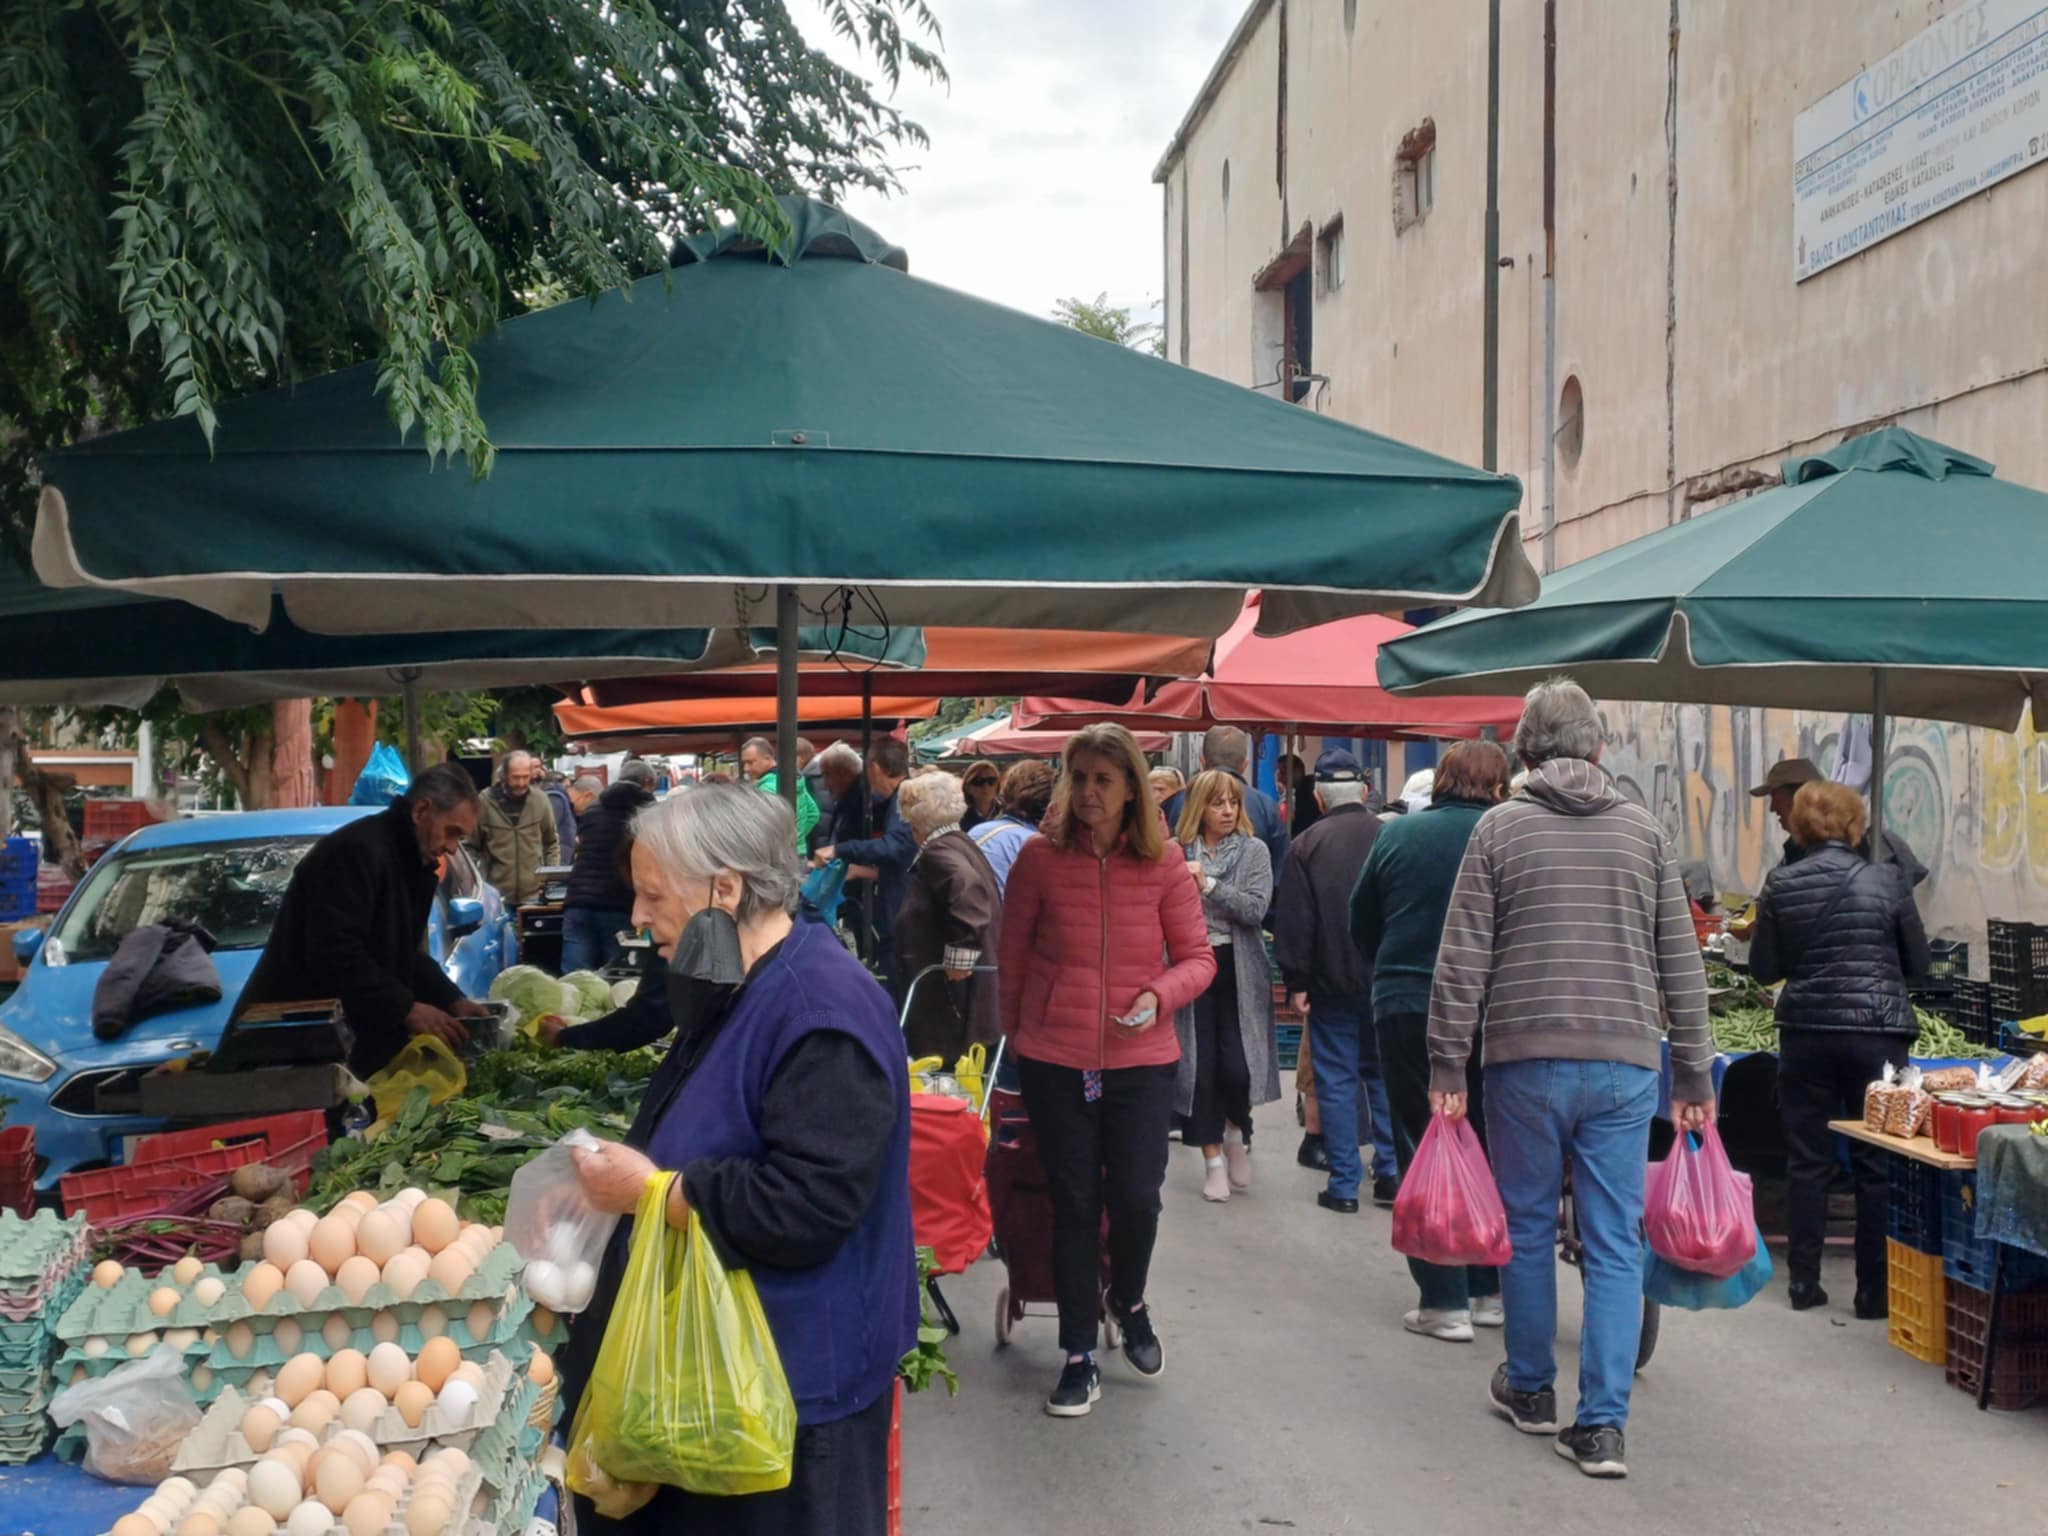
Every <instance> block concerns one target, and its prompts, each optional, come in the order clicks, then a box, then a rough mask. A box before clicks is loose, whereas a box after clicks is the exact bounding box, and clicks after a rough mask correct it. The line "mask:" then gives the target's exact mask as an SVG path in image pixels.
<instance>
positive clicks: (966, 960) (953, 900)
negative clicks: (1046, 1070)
mask: <svg viewBox="0 0 2048 1536" xmlns="http://www.w3.org/2000/svg"><path fill="white" fill-rule="evenodd" d="M896 809H897V811H898V813H899V814H900V815H901V816H902V817H903V819H904V820H905V821H907V822H908V823H909V824H910V835H911V836H912V837H914V838H916V839H917V857H916V859H915V860H914V861H913V862H912V863H911V866H910V884H909V886H908V888H907V889H906V890H905V891H904V894H903V905H902V907H901V908H900V909H898V911H897V913H896V976H897V988H898V990H897V997H896V1002H897V1006H899V1007H904V1008H907V1011H906V1012H905V1014H904V1017H903V1034H904V1041H905V1044H906V1045H907V1046H908V1048H909V1050H910V1054H911V1056H912V1057H920V1056H938V1057H942V1058H943V1059H944V1060H946V1061H947V1062H949V1063H950V1062H952V1061H953V1060H954V1059H955V1058H957V1057H958V1056H959V1055H960V1053H961V1052H962V1051H963V1050H965V1049H966V1048H967V1047H968V1046H970V1045H983V1046H988V1047H991V1048H993V1047H994V1045H995V1043H996V1040H997V1039H998V1038H999V1037H1000V1036H1001V1034H1002V1015H1001V1007H1000V1000H999V998H998V995H997V991H996V978H995V975H994V973H993V972H991V971H977V970H976V969H975V967H977V966H979V965H982V964H983V963H984V961H985V960H986V961H987V962H988V963H991V964H992V963H993V962H994V959H995V953H996V947H997V946H998V945H999V944H1000V943H1001V942H1002V936H1003V893H1002V887H1001V885H1000V884H999V883H998V882H997V880H996V872H995V870H994V869H993V868H991V867H990V865H989V862H988V856H987V855H986V854H984V853H983V852H982V851H981V849H980V848H978V847H976V846H975V842H974V839H973V838H972V837H970V836H969V835H968V834H967V833H966V832H964V831H963V830H962V829H961V827H962V823H961V817H962V816H963V815H964V814H965V812H966V810H967V800H966V796H965V793H964V791H963V790H962V787H961V783H960V781H959V780H958V779H956V778H954V777H953V776H952V775H951V774H950V773H945V772H941V771H936V770H935V771H933V772H931V773H921V774H919V775H917V777H915V778H913V779H909V780H907V781H906V782H905V783H904V785H903V788H902V789H900V790H898V791H897V792H896ZM919 977H923V981H922V982H921V983H920V982H919V980H918V978H919Z"/></svg>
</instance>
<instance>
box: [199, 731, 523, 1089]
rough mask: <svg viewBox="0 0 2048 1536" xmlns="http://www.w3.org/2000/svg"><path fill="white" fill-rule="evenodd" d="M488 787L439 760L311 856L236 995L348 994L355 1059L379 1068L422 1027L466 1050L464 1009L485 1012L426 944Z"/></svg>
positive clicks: (290, 998)
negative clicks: (480, 791) (448, 872)
mask: <svg viewBox="0 0 2048 1536" xmlns="http://www.w3.org/2000/svg"><path fill="white" fill-rule="evenodd" d="M476 814H477V796H476V786H475V785H474V784H472V783H471V782H470V779H469V775H468V773H467V772H465V771H464V770H463V769H462V768H460V767H458V766H456V765H455V764H452V763H443V764H440V765H439V766H437V767H433V768H428V769H426V770H425V771H424V772H422V773H421V774H420V775H419V776H418V777H417V778H415V779H414V780H413V781H412V787H411V788H409V789H407V790H406V792H405V793H404V794H403V795H401V796H399V797H398V799H397V800H395V801H393V802H392V804H391V808H390V809H389V810H387V811H384V812H382V813H381V814H379V815H376V816H366V817H364V818H363V819H362V820H361V821H352V822H350V823H349V824H348V825H347V826H345V827H341V828H338V829H336V830H335V831H333V832H330V833H328V834H327V836H325V837H323V838H321V839H320V841H319V842H318V843H316V844H314V845H313V847H312V849H311V850H310V851H309V852H308V853H307V854H306V856H305V857H304V858H303V859H301V860H299V867H298V868H297V869H296V870H295V871H293V873H292V880H291V884H290V885H289V886H288V887H286V889H285V893H284V901H283V903H282V905H280V906H279V908H278V913H277V924H276V926H275V927H273V928H272V929H271V930H270V942H269V943H268V944H266V945H264V946H263V956H262V958H261V959H259V960H258V961H257V962H256V969H255V970H254V971H253V972H251V973H250V976H249V981H248V984H247V985H246V986H244V987H243V988H242V995H241V997H240V998H238V999H237V1000H236V1002H235V1017H237V1018H239V1017H240V1016H241V1015H242V1014H244V1013H246V1012H247V1011H248V1010H249V1009H251V1008H252V1007H254V1006H256V1005H257V1004H258V1003H292V1002H306V1001H311V1000H313V999H316V998H330V997H331V998H337V999H339V1000H340V1002H341V1006H342V1009H343V1010H344V1012H345V1013H346V1014H347V1017H348V1024H349V1028H350V1029H351V1030H353V1031H354V1032H355V1040H356V1043H355V1049H354V1050H353V1051H352V1052H351V1053H350V1055H349V1068H350V1070H351V1071H353V1072H354V1073H355V1074H356V1076H358V1077H362V1078H368V1077H369V1076H371V1074H373V1073H375V1072H377V1071H379V1070H381V1069H382V1068H383V1067H384V1066H385V1065H387V1064H388V1063H389V1062H390V1060H391V1058H392V1057H394V1056H396V1055H397V1054H398V1053H399V1051H400V1049H401V1048H403V1047H404V1045H405V1043H406V1041H407V1039H408V1038H410V1037H411V1036H413V1035H435V1036H438V1037H439V1038H440V1039H442V1040H443V1041H445V1042H446V1043H447V1044H448V1045H450V1046H452V1047H454V1048H456V1049H458V1050H459V1049H461V1047H462V1046H463V1045H464V1044H465V1043H467V1041H468V1039H469V1032H468V1030H467V1029H466V1028H465V1027H464V1026H463V1025H462V1024H461V1023H459V1022H457V1021H458V1020H461V1019H465V1018H477V1017H481V1016H482V1015H483V1014H484V1012H485V1010H484V1008H483V1007H482V1005H480V1004H478V1003H473V1002H471V1001H469V999H467V998H465V997H464V996H463V995H462V993H461V990H460V989H459V988H457V987H456V985H455V983H454V982H452V981H450V980H449V979H448V977H447V975H446V973H445V972H443V971H442V969H441V968H440V966H438V965H436V964H435V963H434V960H433V957H432V956H431V955H429V954H428V953H427V951H426V947H425V941H426V932H427V917H428V914H429V913H430V912H431V911H432V910H433V905H434V890H435V887H436V886H437V885H438V884H439V883H440V876H439V875H438V874H437V873H436V865H437V864H438V863H439V862H440V861H441V860H442V859H444V858H446V857H448V856H449V855H451V854H453V853H455V852H456V850H458V849H459V848H461V846H462V845H463V843H465V842H466V841H468V840H469V838H470V837H471V836H472V835H473V834H474V833H475V831H476Z"/></svg>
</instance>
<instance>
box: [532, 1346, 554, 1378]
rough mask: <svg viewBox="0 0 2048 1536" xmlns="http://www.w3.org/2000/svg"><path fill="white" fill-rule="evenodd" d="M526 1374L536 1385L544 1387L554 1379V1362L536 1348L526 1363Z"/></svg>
mask: <svg viewBox="0 0 2048 1536" xmlns="http://www.w3.org/2000/svg"><path fill="white" fill-rule="evenodd" d="M526 1374H527V1378H528V1379H529V1380H531V1381H532V1382H533V1384H534V1385H535V1386H536V1387H544V1386H546V1385H547V1384H548V1383H549V1382H551V1381H553V1380H554V1379H555V1362H554V1361H553V1360H552V1359H550V1358H549V1357H548V1356H547V1355H546V1354H545V1353H544V1352H543V1351H541V1350H538V1349H536V1350H535V1351H534V1352H533V1358H532V1359H531V1360H529V1361H528V1362H527V1363H526Z"/></svg>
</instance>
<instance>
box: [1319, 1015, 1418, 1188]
mask: <svg viewBox="0 0 2048 1536" xmlns="http://www.w3.org/2000/svg"><path fill="white" fill-rule="evenodd" d="M1308 1049H1309V1058H1310V1060H1311V1061H1313V1062H1314V1063H1315V1069H1316V1108H1317V1109H1318V1110H1319V1111H1320V1112H1321V1114H1322V1117H1323V1151H1324V1153H1325V1154H1326V1155H1327V1156H1328V1157H1329V1159H1330V1193H1331V1194H1333V1195H1336V1196H1338V1197H1339V1198H1340V1199H1345V1200H1356V1199H1357V1198H1358V1186H1359V1185H1360V1184H1361V1183H1362V1182H1363V1181H1364V1177H1365V1170H1364V1167H1363V1164H1362V1162H1361V1160H1360V1158H1359V1156H1358V1144H1359V1126H1358V1120H1359V1094H1360V1089H1361V1087H1362V1088H1363V1091H1364V1096H1365V1106H1366V1114H1367V1116H1368V1117H1369V1119H1370V1120H1371V1124H1370V1126H1369V1127H1368V1128H1367V1129H1368V1134H1369V1135H1370V1137H1371V1140H1372V1176H1373V1177H1374V1178H1376V1179H1391V1178H1396V1177H1398V1176H1399V1167H1398V1165H1397V1164H1396V1162H1395V1160H1394V1117H1393V1114H1392V1113H1391V1111H1389V1109H1388V1108H1387V1085H1386V1084H1385V1083H1384V1082H1382V1081H1381V1079H1380V1051H1379V1042H1378V1040H1377V1038H1376V1037H1375V1036H1374V1034H1373V1028H1372V1001H1371V999H1369V998H1363V997H1325V996H1322V995H1321V994H1319V993H1314V992H1311V993H1310V994H1309V999H1308Z"/></svg>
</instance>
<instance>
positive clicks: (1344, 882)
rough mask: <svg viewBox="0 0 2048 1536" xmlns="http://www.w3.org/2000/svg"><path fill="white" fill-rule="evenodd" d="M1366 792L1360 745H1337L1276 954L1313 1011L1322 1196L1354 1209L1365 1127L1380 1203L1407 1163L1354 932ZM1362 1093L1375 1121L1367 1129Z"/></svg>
mask: <svg viewBox="0 0 2048 1536" xmlns="http://www.w3.org/2000/svg"><path fill="white" fill-rule="evenodd" d="M1305 787H1306V786H1304V788H1305ZM1365 792H1366V778H1365V771H1364V769H1362V768H1361V767H1360V766H1359V763H1358V759H1357V758H1356V757H1353V756H1352V755H1351V753H1349V752H1347V751H1345V750H1344V749H1343V748H1342V747H1333V748H1331V749H1330V750H1329V751H1327V752H1325V753H1324V754H1323V755H1322V756H1321V757H1319V758H1317V759H1316V778H1315V797H1316V804H1317V806H1318V807H1320V808H1321V810H1322V813H1323V814H1322V819H1321V820H1319V821H1317V822H1316V824H1315V825H1314V826H1312V827H1310V828H1309V829H1308V831H1306V832H1304V833H1303V834H1302V835H1301V836H1300V837H1298V838H1296V839H1295V841H1294V845H1293V847H1292V849H1291V850H1290V852H1289V854H1288V859H1287V865H1286V867H1285V868H1284V869H1283V870H1282V871H1281V873H1280V888H1279V891H1278V892H1277V893H1276V895H1275V896H1274V899H1273V958H1274V960H1275V962H1276V963H1278V965H1279V967H1280V971H1281V974H1282V975H1283V976H1284V977H1285V978H1286V982H1287V991H1288V994H1289V1000H1290V1001H1291V1002H1292V1003H1293V1004H1294V1006H1295V1008H1297V1009H1306V1010H1307V1012H1308V1046H1309V1052H1310V1054H1311V1056H1312V1057H1313V1059H1314V1062H1315V1081H1316V1100H1317V1103H1318V1104H1319V1106H1320V1107H1321V1110H1322V1124H1323V1151H1324V1155H1325V1156H1326V1157H1327V1158H1328V1160H1329V1168H1330V1180H1329V1185H1328V1187H1327V1188H1325V1189H1323V1190H1321V1191H1320V1192H1319V1193H1318V1194H1317V1196H1316V1203H1317V1204H1319V1205H1320V1206H1322V1207H1323V1209H1324V1210H1327V1211H1338V1212H1342V1213H1345V1214H1347V1215H1348V1214H1351V1213H1355V1212H1356V1211H1357V1210H1358V1191H1359V1186H1360V1185H1361V1184H1362V1183H1363V1182H1364V1176H1365V1170H1364V1167H1363V1165H1362V1163H1361V1160H1360V1158H1359V1155H1358V1151H1359V1141H1360V1138H1361V1131H1362V1130H1363V1132H1364V1133H1365V1136H1366V1139H1367V1140H1369V1142H1370V1144H1371V1146H1372V1149H1373V1166H1372V1198H1373V1203H1374V1204H1376V1205H1392V1204H1393V1203H1394V1193H1395V1189H1396V1184H1397V1168H1398V1165H1397V1164H1396V1162H1395V1160H1394V1122H1393V1117H1392V1115H1391V1114H1390V1113H1389V1111H1388V1108H1387V1091H1386V1086H1385V1084H1384V1083H1382V1082H1381V1080H1380V1071H1379V1050H1378V1047H1377V1045H1376V1044H1375V1042H1374V1036H1373V1026H1372V965H1371V962H1370V961H1369V960H1367V958H1366V957H1365V955H1364V954H1363V953H1361V952H1360V950H1359V948H1358V945H1357V943H1356V942H1355V941H1354V940H1353V939H1352V937H1351V915H1350V914H1351V890H1352V887H1353V886H1355V885H1357V884H1358V875H1359V871H1361V870H1362V869H1364V868H1365V856H1366V854H1367V853H1369V852H1370V851H1371V849H1372V842H1373V839H1374V838H1375V837H1377V836H1379V831H1380V819H1379V817H1377V816H1375V815H1373V813H1372V812H1371V811H1368V810H1367V809H1366V808H1365V804H1364V801H1365ZM1361 1097H1362V1098H1363V1100H1364V1103H1365V1106H1366V1107H1365V1111H1364V1112H1365V1115H1366V1116H1367V1117H1368V1122H1369V1123H1368V1124H1367V1125H1366V1126H1364V1127H1361V1125H1360V1123H1359V1122H1360V1113H1361V1112H1360V1100H1361Z"/></svg>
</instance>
